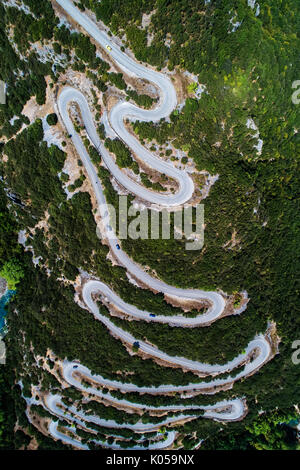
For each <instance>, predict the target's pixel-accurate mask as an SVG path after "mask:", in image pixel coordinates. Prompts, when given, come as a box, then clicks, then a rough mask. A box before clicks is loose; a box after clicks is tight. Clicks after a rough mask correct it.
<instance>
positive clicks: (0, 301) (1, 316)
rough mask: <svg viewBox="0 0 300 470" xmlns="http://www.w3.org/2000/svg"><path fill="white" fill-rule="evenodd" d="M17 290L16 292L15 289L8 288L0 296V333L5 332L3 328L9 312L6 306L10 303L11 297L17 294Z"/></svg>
mask: <svg viewBox="0 0 300 470" xmlns="http://www.w3.org/2000/svg"><path fill="white" fill-rule="evenodd" d="M15 292H16V291H15V290H8V291H6V292H5V294H4V295H3V296H2V297H1V298H0V334H1V333H3V331H2V330H3V329H4V327H5V317H6V314H7V311H6V309H5V306H6V305H7V304H8V302H9V301H10V299H11V297H12V296H13V295H14V294H15Z"/></svg>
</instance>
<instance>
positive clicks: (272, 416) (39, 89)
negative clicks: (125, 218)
mask: <svg viewBox="0 0 300 470" xmlns="http://www.w3.org/2000/svg"><path fill="white" fill-rule="evenodd" d="M23 3H24V4H25V5H27V6H28V7H29V9H30V12H31V13H30V14H26V13H25V12H24V11H22V10H20V9H18V8H16V7H12V6H4V5H0V64H1V65H0V78H1V79H2V80H4V81H5V82H6V84H7V92H8V96H7V98H8V99H7V103H8V105H7V106H6V105H0V127H1V135H2V137H3V141H2V143H1V146H0V150H1V153H2V157H3V158H2V161H1V176H2V180H1V188H0V189H1V190H0V231H1V238H0V275H2V276H4V277H6V279H7V280H8V281H9V283H10V287H12V286H13V287H15V286H17V289H18V292H17V295H16V296H15V297H14V299H13V301H12V302H11V305H10V313H9V320H8V321H9V333H8V335H7V337H6V340H5V341H6V344H7V364H6V365H5V366H3V367H2V366H1V369H0V448H21V447H22V446H23V445H24V446H25V447H26V446H28V444H29V438H30V440H31V439H32V437H35V438H36V439H37V441H38V445H39V448H41V449H47V448H53V449H54V448H65V446H62V445H61V444H60V443H54V442H53V441H52V440H51V439H49V438H47V437H45V436H44V435H43V434H41V433H40V432H38V431H37V430H36V428H34V426H32V425H31V424H29V423H28V420H27V419H26V416H25V413H24V411H25V401H24V399H23V398H22V397H21V390H20V387H19V386H18V385H17V382H18V380H19V379H20V377H22V381H23V384H24V389H25V390H27V391H28V393H29V389H30V385H31V384H34V385H37V384H39V383H41V382H42V383H44V388H45V390H49V389H55V387H56V389H57V387H58V388H59V384H57V383H55V381H54V380H53V376H52V375H51V374H49V376H50V377H49V376H48V375H47V373H46V372H45V371H44V370H43V369H42V368H40V367H35V366H34V365H33V364H34V363H35V362H36V359H35V356H34V355H33V353H32V350H31V349H32V348H33V350H34V353H35V354H36V355H38V354H40V355H42V356H46V353H47V349H48V348H50V349H52V350H53V351H54V352H55V354H57V355H58V356H59V357H61V358H64V357H66V358H68V359H70V360H74V358H76V359H79V360H80V361H81V362H82V363H84V364H85V365H86V366H88V367H89V368H90V369H91V370H92V371H94V372H96V373H99V374H101V375H103V376H104V377H107V378H111V379H117V380H120V381H124V382H125V381H127V382H132V383H135V384H137V385H156V386H157V385H160V384H161V383H170V384H187V383H190V382H198V381H199V378H198V377H195V376H194V375H193V374H192V373H183V372H182V371H181V370H178V369H171V368H163V367H162V366H159V365H157V364H156V363H155V362H153V361H151V360H149V359H147V360H143V359H141V358H140V357H138V356H137V355H133V356H130V355H128V353H127V351H126V349H125V348H124V346H123V345H122V344H121V343H120V341H118V340H116V339H115V338H112V337H111V336H110V334H109V333H108V331H107V330H106V328H105V327H104V326H103V325H102V324H101V323H100V322H98V321H96V320H95V319H94V318H93V317H92V316H91V315H90V314H89V313H88V312H87V311H85V310H83V309H81V308H79V306H78V305H77V304H76V303H75V302H74V289H73V287H72V286H71V285H70V284H69V283H68V280H69V281H70V280H71V281H74V280H75V279H76V276H77V275H78V274H79V270H78V269H79V268H81V269H83V270H86V271H88V272H89V273H91V274H95V275H98V276H99V277H100V278H101V279H102V280H103V282H106V283H108V284H109V285H110V286H111V287H112V288H113V289H114V290H115V291H116V292H117V293H119V295H120V296H121V297H122V298H123V299H124V300H125V301H127V302H129V303H132V304H134V305H137V306H138V307H140V308H143V309H145V310H149V311H152V312H155V313H162V312H163V313H164V314H166V315H170V314H174V313H179V312H180V313H182V311H181V310H180V309H178V308H175V307H172V306H171V305H170V304H167V303H166V302H165V301H164V298H163V296H161V295H154V294H153V293H151V292H149V291H144V290H141V289H138V288H136V287H135V286H133V285H132V284H130V283H129V282H128V279H127V276H126V273H125V271H124V269H122V268H120V267H113V266H112V265H111V263H110V262H109V261H108V260H107V251H108V250H107V247H106V246H104V245H101V243H99V240H98V238H97V236H96V224H95V221H94V218H93V214H92V202H91V200H90V196H89V194H88V193H86V192H82V191H78V192H75V194H74V195H73V197H72V198H70V199H67V197H66V193H65V191H64V188H63V185H64V177H63V174H62V173H61V172H62V169H63V167H64V162H65V158H66V154H65V153H64V152H62V151H61V150H60V149H59V148H58V147H57V146H55V145H53V146H50V147H48V145H47V143H46V142H45V141H43V126H42V122H41V121H40V120H36V121H35V122H34V123H30V122H29V120H28V118H27V117H26V116H24V115H23V114H22V110H23V107H24V105H25V103H26V102H27V101H28V100H29V99H30V97H35V99H36V102H37V104H39V105H42V104H44V103H45V100H46V85H47V84H46V81H45V77H47V76H48V77H50V78H51V81H52V82H51V83H52V86H54V85H55V84H56V83H58V82H59V80H60V74H61V73H62V72H63V71H64V70H65V68H67V67H72V68H73V69H74V70H75V71H80V72H84V73H86V74H87V76H88V77H89V78H90V79H91V80H92V82H93V84H94V87H95V89H97V90H98V91H99V90H100V91H101V92H102V93H105V92H107V90H108V87H110V86H114V87H117V88H118V90H120V92H124V93H126V95H127V97H128V98H129V99H133V100H134V101H135V102H136V103H137V104H138V105H139V106H143V107H145V108H149V107H151V106H152V104H153V101H154V100H153V99H151V98H150V97H149V96H147V95H139V94H137V93H136V92H135V91H132V90H130V88H128V86H127V84H126V79H125V77H123V75H122V74H120V73H115V72H109V70H110V66H109V64H108V63H107V62H106V61H105V60H104V59H101V58H100V57H98V56H96V48H95V46H94V44H93V43H92V42H91V41H90V39H89V37H88V36H86V35H84V34H82V33H78V32H71V31H70V30H69V29H68V28H67V27H66V26H64V25H60V26H59V19H58V17H57V16H56V15H55V12H54V10H53V8H52V6H51V2H50V1H43V2H40V1H38V0H24V1H23ZM233 3H234V5H233ZM78 6H79V7H80V8H81V9H82V10H84V9H85V8H91V9H92V10H93V11H94V12H95V14H96V16H97V19H99V20H101V21H103V22H104V23H105V24H106V25H107V26H108V27H109V28H110V30H111V32H112V33H113V34H116V35H119V36H120V37H121V38H123V40H124V47H127V46H128V47H130V48H131V49H132V51H133V52H134V54H135V56H136V58H137V60H139V61H144V62H147V63H149V64H151V65H152V66H155V67H156V68H157V69H163V68H165V70H169V71H172V70H174V71H175V72H176V73H182V72H183V71H188V72H190V73H191V74H194V76H196V79H197V82H198V83H199V84H205V86H206V89H205V90H206V91H205V92H203V93H202V94H201V98H200V99H199V98H197V96H196V94H195V91H196V87H195V86H193V85H190V86H189V89H188V93H189V97H188V98H187V99H186V101H185V103H184V106H183V108H182V109H181V110H176V111H175V112H173V113H172V114H171V116H170V122H167V121H161V122H160V123H158V124H154V123H144V122H143V123H141V122H136V123H134V126H133V131H134V132H135V133H136V134H137V135H138V136H139V137H140V139H141V141H147V142H148V143H151V144H155V145H156V144H158V145H164V144H165V143H166V142H167V141H170V140H171V141H172V145H173V146H174V148H175V149H178V150H181V151H184V152H185V153H186V155H187V156H188V157H190V158H191V159H193V161H194V162H195V164H196V168H197V169H198V170H204V169H205V170H207V171H209V172H210V173H211V174H218V175H219V179H218V180H217V182H216V183H215V184H214V186H213V187H212V188H211V190H210V194H209V197H208V198H207V199H206V200H205V223H206V229H205V246H204V250H203V251H202V252H200V253H199V252H196V253H195V252H188V251H186V250H185V248H184V243H183V241H182V242H181V241H178V240H174V239H171V240H159V241H157V240H155V241H154V240H152V241H151V240H134V241H132V240H126V241H123V242H122V248H123V249H124V250H125V251H126V252H127V253H128V254H129V255H130V256H131V257H132V258H134V259H135V260H136V261H138V262H139V263H141V264H143V265H147V266H149V267H150V268H152V269H154V270H155V271H156V272H157V274H158V275H159V276H160V277H161V278H163V279H164V280H165V281H166V282H168V283H170V284H174V285H177V286H182V287H196V288H205V289H211V290H215V289H218V288H219V289H222V290H223V291H226V292H227V293H229V294H231V293H234V292H237V291H242V290H244V289H246V290H247V292H248V294H249V297H250V302H249V304H248V306H247V311H246V312H244V313H243V314H242V315H241V316H238V317H228V318H224V319H221V320H219V321H218V322H216V323H215V324H214V325H213V326H211V327H210V328H197V329H192V330H188V331H187V330H186V329H179V328H172V327H169V326H166V325H159V324H155V325H153V324H151V325H150V324H149V323H147V322H135V321H133V322H125V321H122V320H119V319H115V318H113V320H114V321H115V323H118V324H121V325H122V327H123V328H128V329H129V330H130V331H131V332H133V333H134V334H135V335H136V336H137V337H140V338H146V339H147V340H149V341H150V342H152V343H154V344H155V345H157V347H159V348H160V349H162V350H164V351H166V352H168V353H171V354H174V353H175V352H176V353H179V352H180V355H184V356H185V357H190V358H191V359H201V360H206V361H207V362H212V363H213V362H218V363H221V362H223V363H224V362H226V361H228V360H230V359H232V358H233V357H234V356H236V355H237V354H238V353H239V352H241V350H243V349H244V347H245V346H246V344H247V343H248V341H249V340H250V339H251V338H253V336H254V334H255V333H256V332H261V331H264V330H265V329H266V326H267V324H268V322H269V321H270V320H272V319H273V320H275V321H276V324H277V329H278V334H279V336H280V338H281V343H280V348H279V352H280V354H279V355H277V356H276V357H275V358H274V359H273V361H272V362H270V363H268V364H267V365H265V366H264V368H263V369H261V371H260V372H259V373H257V374H255V375H254V376H252V377H250V378H248V379H247V380H246V381H242V382H237V383H236V384H235V385H234V387H233V389H232V390H229V391H225V392H221V393H218V395H216V396H214V395H212V396H209V397H207V396H205V395H199V396H197V397H193V398H189V399H185V403H187V402H188V401H189V403H194V404H212V403H213V402H216V401H218V400H222V399H226V398H230V397H232V396H246V398H247V403H248V407H249V414H248V415H247V417H246V418H245V419H244V420H243V421H241V422H238V423H230V424H228V425H225V426H224V425H221V424H220V423H216V422H211V421H208V420H202V419H197V420H193V421H191V422H189V423H186V424H185V425H183V426H181V427H180V428H179V431H180V433H181V434H182V436H184V439H183V445H184V447H186V448H191V446H192V445H194V440H193V439H194V438H193V437H192V436H195V435H196V436H197V438H199V439H203V438H204V439H205V442H204V443H203V448H207V449H243V450H246V449H257V450H259V449H294V448H296V447H297V443H296V440H295V433H294V432H293V431H291V430H290V428H287V427H285V426H284V425H283V424H282V423H288V422H290V421H291V420H292V419H297V418H298V416H297V412H296V411H295V408H294V405H296V404H297V402H298V397H299V392H300V390H299V387H300V382H299V366H298V367H297V366H296V365H294V364H293V363H292V361H291V354H292V352H293V351H292V348H291V345H292V342H293V341H294V340H295V339H299V337H300V323H299V315H298V312H297V295H298V294H299V285H298V281H297V262H298V261H299V219H298V218H297V215H296V214H297V212H298V210H299V200H298V194H297V188H298V186H299V176H298V175H299V173H298V172H297V165H298V159H299V153H300V139H299V124H300V114H299V113H300V108H299V106H298V107H297V106H296V105H295V104H293V103H292V100H291V95H292V92H293V89H292V83H293V82H294V81H295V80H297V79H299V77H298V76H297V73H298V71H299V69H300V67H299V65H300V63H299V62H300V58H299V49H300V37H299V17H300V7H299V2H298V1H297V0H280V1H279V0H268V1H264V0H261V1H260V13H259V15H258V16H255V9H252V8H251V7H249V5H248V4H247V1H246V0H236V1H235V2H232V1H229V0H227V1H224V0H222V1H221V0H216V1H213V2H205V1H204V0H203V1H202V0H196V1H195V0H172V1H168V0H134V1H128V2H119V1H117V0H102V1H101V2H98V1H96V0H81V1H80V2H79V3H78ZM143 15H148V16H149V17H150V23H149V26H146V27H144V26H143ZM231 20H233V21H231ZM232 22H238V23H240V25H239V26H238V28H237V29H236V30H233V27H232ZM149 35H151V36H152V40H151V44H150V45H149V44H148V37H149ZM47 41H52V42H53V50H54V53H55V54H56V55H57V56H58V55H61V54H63V55H64V57H65V63H64V64H65V65H64V66H58V67H57V69H56V70H55V71H54V70H53V68H52V64H51V63H50V62H49V61H46V62H45V63H44V62H42V61H41V60H40V58H39V57H38V54H37V53H36V52H35V50H34V49H33V48H32V45H33V44H35V43H39V44H43V43H45V42H47ZM13 44H14V45H15V46H13ZM73 53H74V54H75V56H76V60H75V62H73V63H71V56H72V54H73ZM56 119H57V118H56V117H55V115H53V114H50V115H48V118H47V121H48V124H49V125H55V124H56ZM249 119H251V120H253V121H254V122H255V123H256V125H257V128H258V129H259V138H260V139H261V140H262V141H263V147H262V151H261V152H259V151H258V149H257V148H256V147H255V145H256V146H257V144H258V137H257V133H256V131H255V130H253V129H251V128H249V126H248V127H247V122H249V121H248V120H249ZM101 132H102V135H103V137H102V138H103V140H105V145H106V146H107V148H108V149H109V150H110V151H112V152H113V153H115V155H116V159H117V163H118V165H119V166H120V167H130V168H131V169H133V171H136V172H138V168H137V165H136V162H135V161H134V160H133V159H132V156H131V154H130V151H129V150H128V148H127V147H126V146H125V145H124V144H123V143H122V142H121V141H118V140H110V139H105V133H104V132H103V129H101V128H100V133H101ZM100 133H99V135H100ZM92 152H93V151H92V149H91V153H92ZM183 158H186V157H183ZM94 159H95V160H93V161H94V163H95V164H96V165H97V166H99V165H100V163H101V162H100V161H99V160H98V159H97V158H96V156H95V155H94ZM184 162H186V160H184ZM184 162H183V163H184ZM98 171H99V176H100V177H101V180H102V182H103V184H104V186H105V193H106V196H107V198H108V200H109V202H111V203H113V204H115V205H116V204H117V195H116V193H115V191H114V189H113V187H112V185H111V183H110V179H109V173H108V172H107V170H105V169H104V168H103V166H99V169H98ZM141 178H142V182H143V183H144V184H145V186H148V187H153V184H152V183H151V181H149V179H148V178H147V177H146V176H143V173H141ZM81 184H82V180H80V179H79V180H78V181H77V182H76V184H74V185H73V187H72V188H71V189H72V190H74V191H75V190H77V189H79V188H80V186H81ZM4 188H5V189H6V190H8V192H9V194H10V193H13V194H14V195H16V196H17V198H18V200H19V201H20V202H21V204H15V203H14V202H12V201H11V200H8V199H7V197H6V192H5V191H4ZM153 189H155V190H159V188H158V187H157V186H156V187H153ZM45 214H48V216H49V217H48V219H47V224H48V228H47V230H45V228H43V227H42V228H35V227H36V225H37V223H38V222H39V221H41V220H43V219H44V218H45ZM21 229H26V230H28V229H31V231H30V235H29V237H28V240H27V246H32V247H33V249H34V252H35V255H36V256H39V257H40V262H39V263H38V265H37V266H36V267H35V266H33V264H32V255H31V254H30V252H26V253H24V251H23V249H21V245H20V244H18V243H17V238H18V232H19V230H21ZM233 234H235V235H234V239H235V240H237V243H232V240H233ZM174 253H176V257H175V256H174ZM170 260H172V262H170ZM47 270H49V271H50V273H51V274H50V275H49V272H48V271H47ZM64 281H65V282H64ZM100 308H101V309H102V310H103V312H104V313H105V312H106V314H108V311H107V310H106V309H105V307H104V306H102V305H101V306H100ZM16 312H18V314H16ZM20 332H24V335H23V334H22V335H20ZM99 338H101V342H99ZM187 338H188V339H187ZM24 358H25V361H24ZM120 364H123V367H122V371H121V372H120V370H119V368H120ZM67 390H69V389H67ZM71 390H72V389H70V391H69V392H70V393H72V392H71ZM73 393H75V390H74V389H73ZM113 393H114V394H115V396H118V394H119V395H120V396H122V394H120V392H117V391H115V392H113ZM126 397H127V398H128V399H131V400H132V401H135V402H137V401H140V402H141V403H149V404H152V405H155V404H156V406H159V404H162V403H163V404H166V403H170V404H175V403H181V402H182V400H180V397H178V396H176V395H174V396H172V397H161V396H157V397H156V396H152V395H143V396H138V394H127V395H126ZM71 398H72V397H71ZM73 399H74V400H75V399H78V397H77V398H74V397H73ZM92 408H93V410H94V411H95V412H96V413H97V412H99V413H100V414H101V413H102V414H103V413H104V410H103V409H102V408H101V406H100V405H96V404H95V403H94V404H92ZM100 408H101V409H100ZM276 408H278V409H276ZM39 411H40V412H41V410H39ZM261 411H263V413H262V414H259V413H260V412H261ZM106 414H107V416H111V417H116V415H118V416H117V419H119V420H121V421H122V419H125V418H124V416H123V415H122V413H121V412H119V411H118V412H117V411H114V410H113V409H109V410H106ZM146 416H147V415H146ZM132 419H134V417H133V418H132ZM145 419H147V418H145ZM16 421H17V422H18V424H19V430H18V431H17V433H15V434H14V432H13V428H14V425H15V422H16ZM4 423H5V424H4ZM221 428H222V432H220V431H221ZM110 431H111V430H110ZM80 432H82V431H80V430H79V433H80ZM98 432H99V433H100V435H101V436H103V433H104V434H105V431H103V429H98ZM195 433H196V434H195ZM128 436H129V435H128ZM132 437H133V439H134V438H136V436H134V435H133V436H132ZM83 438H84V437H83ZM86 438H87V440H88V436H86Z"/></svg>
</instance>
